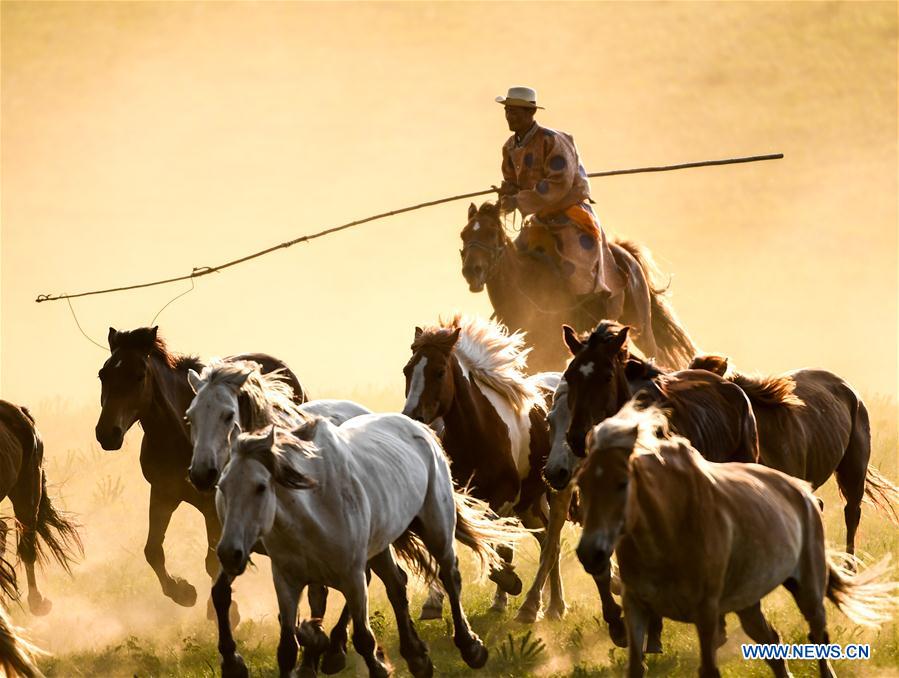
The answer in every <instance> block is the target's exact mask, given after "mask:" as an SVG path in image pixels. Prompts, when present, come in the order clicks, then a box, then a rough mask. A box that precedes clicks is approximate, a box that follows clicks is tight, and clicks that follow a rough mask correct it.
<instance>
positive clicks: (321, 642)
mask: <svg viewBox="0 0 899 678" xmlns="http://www.w3.org/2000/svg"><path fill="white" fill-rule="evenodd" d="M297 642H298V643H299V644H300V645H301V646H302V647H304V648H305V649H306V650H307V651H309V652H311V653H312V654H314V655H320V654H324V653H325V652H327V651H328V648H329V647H331V641H330V640H329V639H328V636H327V635H325V632H324V631H322V627H321V623H318V624H316V623H315V622H312V621H309V620H308V619H307V620H305V621H303V622H302V623H301V624H300V625H299V626H298V627H297Z"/></svg>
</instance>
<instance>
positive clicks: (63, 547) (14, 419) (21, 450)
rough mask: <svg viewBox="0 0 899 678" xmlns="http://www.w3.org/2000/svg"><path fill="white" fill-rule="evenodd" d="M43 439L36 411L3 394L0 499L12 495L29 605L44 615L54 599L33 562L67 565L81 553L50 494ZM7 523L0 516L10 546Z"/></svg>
mask: <svg viewBox="0 0 899 678" xmlns="http://www.w3.org/2000/svg"><path fill="white" fill-rule="evenodd" d="M43 465H44V443H43V441H42V440H41V437H40V434H39V433H38V431H37V428H35V422H34V417H32V416H31V413H30V412H29V411H28V410H27V409H26V408H24V407H19V406H17V405H13V404H12V403H10V402H7V401H5V400H0V499H3V498H4V497H9V499H10V501H12V505H13V511H14V512H15V515H16V523H17V525H18V529H19V547H18V551H19V557H20V558H21V559H22V562H23V563H25V574H26V576H27V578H28V608H29V609H30V610H31V612H32V614H36V615H45V614H47V613H48V612H50V608H51V607H52V603H51V602H50V600H49V599H48V598H45V597H44V596H43V595H42V594H41V592H40V590H39V589H38V587H37V579H36V578H35V574H34V563H35V561H36V560H39V559H41V558H42V557H43V556H46V555H50V556H52V557H53V558H54V559H55V560H56V561H57V562H58V563H59V564H60V565H62V566H63V568H65V570H66V571H68V572H71V564H72V561H73V559H74V558H75V556H76V555H77V554H80V553H82V547H81V538H80V537H79V536H78V530H77V528H76V526H75V523H73V522H72V521H71V520H69V519H68V518H67V517H66V516H65V515H64V514H63V513H60V512H59V511H57V510H56V507H54V506H53V502H51V501H50V495H49V494H47V475H46V473H44V468H43ZM6 529H7V528H6V523H5V522H3V521H0V543H2V545H3V549H0V556H2V550H4V549H5V547H6Z"/></svg>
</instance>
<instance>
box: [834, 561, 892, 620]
mask: <svg viewBox="0 0 899 678" xmlns="http://www.w3.org/2000/svg"><path fill="white" fill-rule="evenodd" d="M839 560H841V561H842V563H840V562H838V561H839ZM855 563H856V559H853V558H851V556H848V555H847V554H843V553H839V552H836V551H831V552H828V554H827V569H828V577H827V597H828V598H829V599H830V600H831V602H833V604H834V605H836V606H837V607H838V608H839V609H840V611H841V612H842V613H843V614H845V615H846V616H847V617H849V619H851V620H852V621H853V622H855V623H856V624H861V625H863V626H873V627H877V626H880V625H881V624H883V623H885V622H888V621H889V620H890V619H891V618H892V612H893V610H894V609H895V608H896V606H897V605H899V597H897V596H896V595H895V591H896V589H897V588H899V583H897V582H894V581H889V580H887V579H886V577H887V576H888V575H889V574H890V572H891V570H892V568H891V567H890V556H886V557H885V558H883V559H882V560H880V561H879V562H877V563H875V564H874V565H872V566H871V567H869V568H867V569H866V570H864V571H862V572H858V573H853V572H852V570H851V569H850V564H855Z"/></svg>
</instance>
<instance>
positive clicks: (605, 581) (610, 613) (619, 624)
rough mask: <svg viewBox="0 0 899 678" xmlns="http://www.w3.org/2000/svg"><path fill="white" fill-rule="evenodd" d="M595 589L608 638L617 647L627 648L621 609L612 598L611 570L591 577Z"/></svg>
mask: <svg viewBox="0 0 899 678" xmlns="http://www.w3.org/2000/svg"><path fill="white" fill-rule="evenodd" d="M593 581H594V583H595V584H596V589H597V590H598V591H599V601H600V603H601V605H602V618H603V620H604V621H605V622H606V624H608V625H609V637H610V638H611V639H612V642H613V643H615V645H617V646H618V647H627V630H626V629H625V627H624V622H623V621H622V620H621V607H619V605H618V603H616V602H615V599H614V598H613V597H612V589H611V585H612V572H611V568H609V571H608V572H606V574H603V575H598V576H594V577H593Z"/></svg>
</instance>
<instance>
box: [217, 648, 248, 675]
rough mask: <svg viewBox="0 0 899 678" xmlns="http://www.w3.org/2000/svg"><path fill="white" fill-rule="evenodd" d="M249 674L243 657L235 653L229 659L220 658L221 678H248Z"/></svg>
mask: <svg viewBox="0 0 899 678" xmlns="http://www.w3.org/2000/svg"><path fill="white" fill-rule="evenodd" d="M249 676H250V672H249V671H248V670H247V665H246V664H244V661H243V657H241V656H240V655H239V654H237V653H235V654H234V656H233V657H231V658H230V659H224V658H222V678H249Z"/></svg>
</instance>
